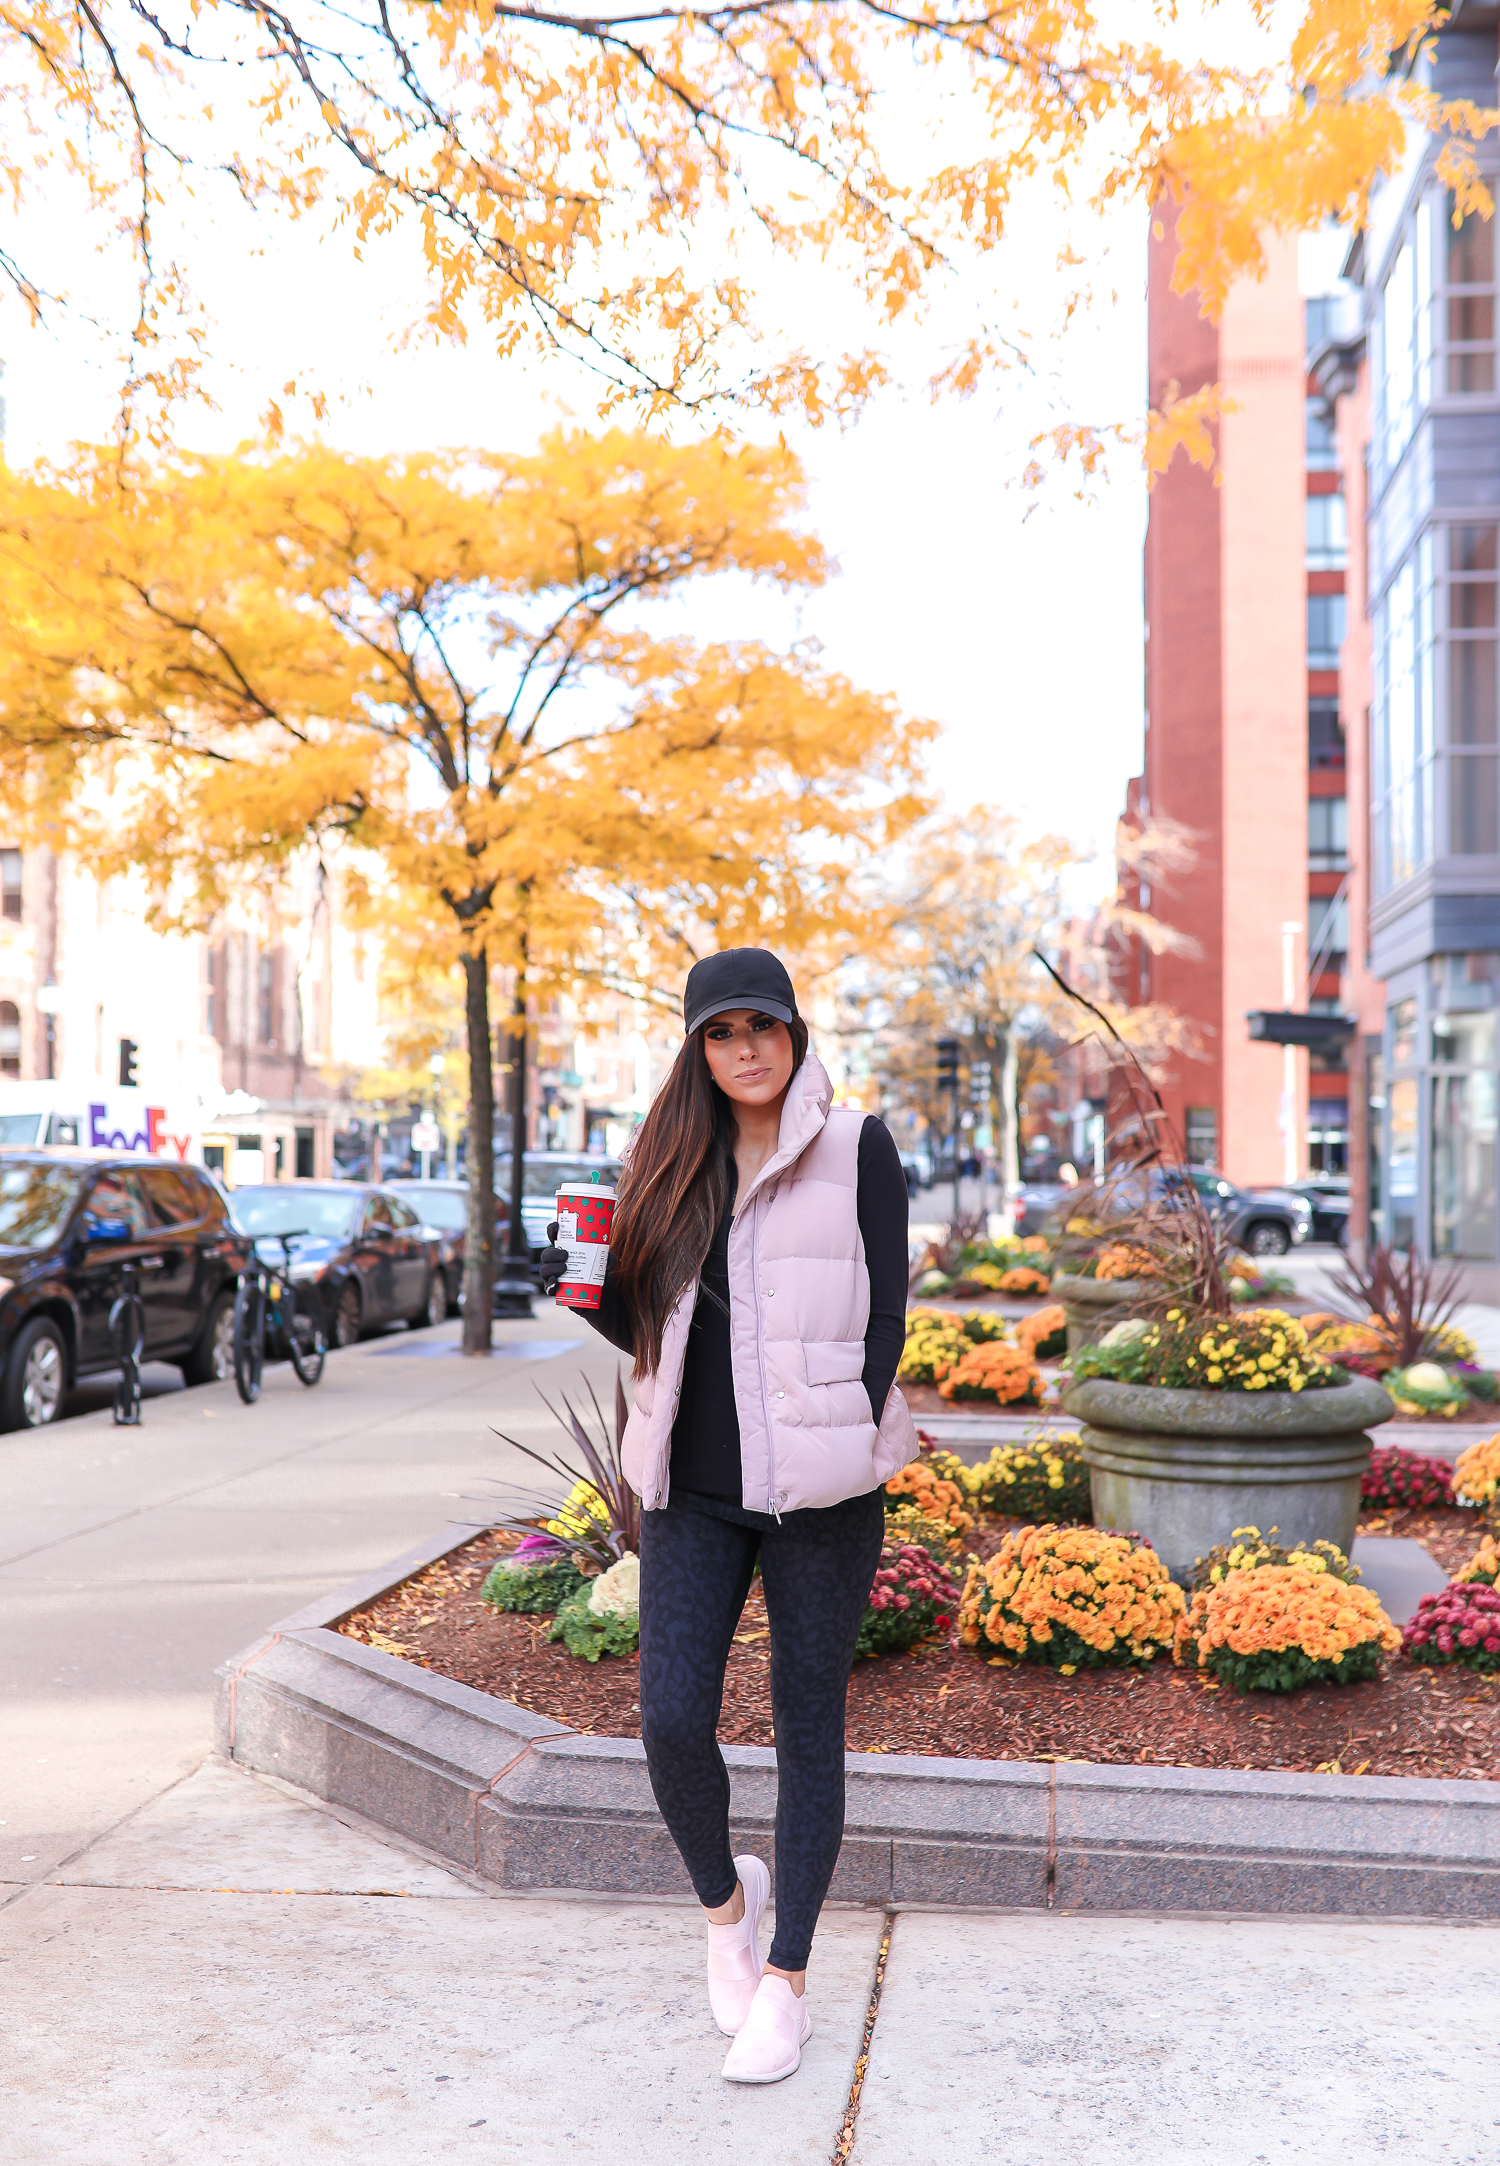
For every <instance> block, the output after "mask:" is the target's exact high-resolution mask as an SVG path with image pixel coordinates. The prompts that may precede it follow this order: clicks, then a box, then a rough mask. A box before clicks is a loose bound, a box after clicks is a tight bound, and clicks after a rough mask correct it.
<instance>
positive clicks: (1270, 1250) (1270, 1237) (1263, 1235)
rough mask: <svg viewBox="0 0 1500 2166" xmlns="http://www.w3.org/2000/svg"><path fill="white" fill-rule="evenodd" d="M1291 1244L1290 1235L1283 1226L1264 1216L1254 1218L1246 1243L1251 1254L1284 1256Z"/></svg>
mask: <svg viewBox="0 0 1500 2166" xmlns="http://www.w3.org/2000/svg"><path fill="white" fill-rule="evenodd" d="M1291 1245H1292V1237H1291V1235H1290V1234H1289V1233H1288V1232H1287V1230H1286V1228H1285V1226H1278V1225H1276V1224H1274V1222H1273V1221H1272V1220H1270V1219H1266V1218H1261V1219H1257V1220H1256V1222H1255V1224H1254V1225H1253V1226H1252V1227H1251V1228H1250V1237H1249V1240H1248V1242H1247V1243H1246V1246H1247V1247H1248V1248H1249V1251H1250V1253H1251V1255H1252V1256H1284V1255H1285V1254H1286V1252H1287V1250H1288V1249H1289V1248H1290V1247H1291Z"/></svg>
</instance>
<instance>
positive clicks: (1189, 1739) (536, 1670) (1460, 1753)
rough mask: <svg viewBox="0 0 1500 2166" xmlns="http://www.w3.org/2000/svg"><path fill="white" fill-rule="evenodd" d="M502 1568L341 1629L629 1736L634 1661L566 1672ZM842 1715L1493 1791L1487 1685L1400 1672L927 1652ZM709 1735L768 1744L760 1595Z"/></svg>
mask: <svg viewBox="0 0 1500 2166" xmlns="http://www.w3.org/2000/svg"><path fill="white" fill-rule="evenodd" d="M1450 1520H1456V1521H1458V1534H1459V1535H1461V1537H1462V1539H1463V1541H1464V1542H1465V1543H1466V1546H1467V1551H1468V1553H1470V1554H1472V1552H1473V1550H1474V1548H1475V1546H1476V1542H1475V1529H1474V1515H1473V1514H1472V1513H1470V1514H1466V1515H1462V1518H1460V1516H1459V1515H1457V1514H1448V1515H1429V1518H1428V1519H1427V1520H1426V1521H1418V1520H1416V1519H1415V1518H1413V1517H1412V1516H1411V1515H1404V1516H1403V1518H1402V1519H1401V1520H1398V1521H1396V1522H1393V1523H1391V1525H1390V1526H1389V1528H1388V1529H1386V1530H1385V1531H1390V1532H1395V1533H1412V1532H1416V1531H1417V1530H1418V1528H1419V1527H1422V1526H1425V1527H1426V1529H1427V1535H1428V1538H1429V1539H1430V1540H1431V1542H1432V1544H1433V1546H1434V1547H1435V1548H1436V1547H1437V1546H1438V1543H1439V1541H1440V1540H1442V1541H1448V1542H1453V1541H1454V1540H1455V1539H1457V1538H1458V1537H1457V1536H1456V1534H1455V1530H1454V1528H1453V1527H1452V1526H1450V1525H1449V1524H1448V1522H1449V1521H1450ZM502 1554H504V1552H503V1551H502V1549H501V1546H500V1544H499V1543H498V1542H497V1540H496V1538H495V1537H494V1536H492V1535H485V1536H483V1537H481V1538H480V1539H478V1540H476V1541H474V1542H471V1543H470V1544H468V1546H467V1547H466V1548H464V1549H461V1550H457V1551H455V1552H453V1554H452V1555H450V1556H448V1557H446V1558H444V1559H442V1560H441V1562H440V1563H438V1564H436V1565H432V1566H429V1567H428V1569H427V1570H426V1571H424V1572H420V1573H418V1574H417V1575H416V1576H415V1577H414V1578H413V1579H411V1580H408V1581H407V1582H406V1583H405V1584H404V1585H403V1586H401V1587H398V1588H394V1589H392V1590H391V1592H390V1593H388V1594H386V1595H383V1596H382V1597H381V1598H380V1600H379V1601H377V1602H375V1603H372V1604H371V1605H369V1607H368V1608H366V1609H364V1610H361V1611H358V1612H356V1613H355V1614H354V1615H353V1616H352V1617H349V1618H346V1619H345V1620H344V1621H343V1623H342V1624H341V1625H340V1627H339V1629H340V1630H341V1631H344V1632H346V1633H348V1634H349V1635H350V1636H351V1637H353V1638H355V1639H359V1640H362V1641H365V1642H366V1643H367V1644H369V1645H372V1646H375V1647H379V1648H382V1649H384V1650H385V1652H387V1653H390V1654H395V1655H399V1656H402V1657H404V1658H405V1659H406V1660H408V1661H411V1662H415V1663H418V1664H420V1665H421V1666H423V1667H425V1668H428V1669H431V1670H433V1671H435V1672H436V1673H437V1674H439V1675H441V1676H445V1677H450V1678H453V1679H455V1680H456V1681H457V1682H458V1683H461V1684H466V1685H471V1686H473V1687H474V1688H475V1689H476V1690H478V1691H481V1692H489V1693H493V1694H494V1695H496V1697H498V1698H501V1699H506V1700H511V1701H514V1702H516V1703H517V1704H519V1705H520V1706H523V1707H527V1708H530V1709H532V1710H533V1711H534V1712H535V1713H537V1714H541V1715H545V1716H549V1717H551V1718H552V1719H553V1720H554V1721H558V1722H564V1723H567V1724H569V1725H570V1726H571V1727H573V1728H575V1729H577V1730H580V1731H582V1732H584V1733H585V1734H590V1735H608V1736H615V1737H638V1736H639V1735H640V1709H639V1704H638V1703H639V1698H640V1694H639V1691H638V1687H637V1679H638V1674H639V1673H638V1666H637V1659H636V1657H634V1656H633V1655H631V1656H621V1657H619V1658H618V1659H616V1660H613V1661H607V1662H600V1663H598V1664H597V1665H595V1664H591V1663H588V1662H579V1661H576V1660H575V1659H574V1658H573V1657H572V1656H571V1655H569V1654H568V1653H566V1652H565V1650H564V1649H563V1648H562V1647H561V1646H558V1645H553V1644H549V1641H548V1638H547V1634H548V1631H549V1629H550V1626H551V1622H552V1620H551V1619H550V1618H548V1617H528V1616H525V1615H520V1614H515V1615H497V1614H496V1613H495V1612H494V1611H493V1610H491V1609H489V1608H488V1607H487V1606H486V1605H485V1604H484V1603H483V1602H481V1600H480V1599H479V1589H480V1586H481V1585H482V1583H483V1581H484V1580H485V1578H486V1577H487V1576H488V1573H489V1570H490V1568H491V1566H492V1565H493V1564H494V1563H495V1562H496V1561H497V1558H498V1557H499V1556H500V1555H502ZM1443 1562H1444V1563H1445V1564H1446V1563H1447V1562H1448V1560H1447V1558H1446V1557H1445V1558H1444V1559H1443ZM848 1707H849V1718H848V1720H849V1732H848V1734H849V1745H850V1749H851V1750H852V1751H855V1752H913V1753H923V1754H927V1753H941V1754H949V1755H956V1756H959V1757H966V1758H976V1759H987V1760H1029V1761H1036V1760H1051V1759H1056V1760H1081V1761H1093V1762H1099V1763H1104V1764H1107V1765H1114V1766H1124V1765H1131V1764H1138V1765H1158V1766H1179V1767H1203V1768H1286V1769H1296V1770H1306V1771H1312V1770H1314V1769H1317V1768H1324V1769H1333V1768H1334V1767H1335V1766H1337V1768H1338V1769H1339V1770H1341V1771H1342V1772H1343V1773H1345V1774H1356V1773H1360V1774H1366V1773H1367V1774H1371V1775H1425V1776H1463V1775H1471V1776H1476V1777H1480V1776H1483V1777H1486V1778H1488V1779H1490V1780H1494V1779H1496V1778H1497V1777H1500V1680H1494V1679H1487V1678H1484V1677H1482V1676H1476V1675H1475V1674H1474V1672H1472V1671H1470V1670H1467V1669H1459V1668H1456V1667H1455V1668H1442V1669H1421V1668H1418V1667H1416V1666H1414V1665H1412V1664H1411V1663H1408V1662H1406V1661H1404V1660H1400V1659H1396V1660H1393V1661H1390V1662H1389V1663H1388V1664H1387V1665H1386V1669H1385V1672H1384V1674H1383V1675H1382V1677H1381V1678H1380V1679H1379V1680H1378V1681H1376V1682H1373V1683H1369V1684H1356V1685H1347V1686H1342V1687H1338V1688H1335V1687H1332V1686H1318V1685H1313V1686H1309V1687H1307V1688H1306V1689H1305V1690H1303V1691H1301V1692H1294V1693H1289V1694H1286V1695H1284V1696H1283V1695H1280V1694H1277V1695H1263V1694H1246V1695H1241V1694H1239V1693H1236V1692H1234V1691H1233V1690H1231V1689H1230V1688H1228V1687H1227V1686H1223V1687H1221V1686H1219V1685H1218V1684H1217V1683H1216V1682H1214V1681H1208V1682H1204V1681H1202V1680H1201V1679H1200V1678H1199V1677H1198V1676H1197V1675H1196V1673H1193V1672H1187V1671H1183V1670H1173V1669H1172V1668H1171V1666H1170V1664H1169V1663H1166V1662H1163V1661H1158V1662H1155V1663H1153V1664H1152V1665H1151V1667H1150V1668H1149V1669H1147V1670H1140V1669H1135V1668H1131V1669H1121V1670H1112V1669H1098V1670H1080V1671H1079V1673H1078V1675H1077V1676H1075V1677H1062V1676H1060V1675H1059V1674H1058V1673H1057V1672H1055V1671H1053V1670H1049V1669H1044V1668H1040V1667H1037V1666H1034V1665H1029V1664H1024V1665H1021V1666H1019V1667H1016V1668H1013V1669H999V1668H995V1667H992V1666H991V1665H990V1664H989V1663H987V1662H984V1661H981V1660H978V1659H976V1657H975V1656H974V1655H973V1654H972V1653H970V1652H969V1651H968V1650H966V1649H956V1650H955V1649H952V1648H949V1647H948V1646H946V1645H944V1644H942V1643H938V1644H936V1645H934V1644H933V1643H931V1642H929V1643H928V1644H927V1645H925V1646H924V1647H922V1648H921V1649H920V1650H919V1651H918V1652H916V1653H912V1654H904V1655H893V1656H887V1657H886V1658H885V1659H883V1660H881V1661H871V1662H860V1663H857V1664H856V1665H855V1670H854V1674H853V1677H852V1678H851V1680H850V1685H849V1701H848ZM719 1734H720V1736H721V1738H722V1739H723V1740H724V1742H725V1743H726V1744H744V1745H765V1744H769V1743H771V1742H772V1731H771V1702H770V1658H769V1634H768V1628H767V1623H766V1615H765V1608H764V1605H763V1603H762V1601H761V1595H760V1588H759V1583H758V1582H757V1584H756V1586H755V1587H754V1588H752V1590H751V1594H750V1597H749V1599H748V1601H747V1602H746V1605H745V1611H744V1615H743V1617H742V1618H741V1620H740V1625H739V1629H738V1631H737V1633H736V1635H735V1641H734V1645H733V1647H732V1649H731V1652H730V1657H729V1669H728V1676H727V1679H726V1685H725V1694H724V1716H723V1719H722V1721H721V1724H720V1732H719Z"/></svg>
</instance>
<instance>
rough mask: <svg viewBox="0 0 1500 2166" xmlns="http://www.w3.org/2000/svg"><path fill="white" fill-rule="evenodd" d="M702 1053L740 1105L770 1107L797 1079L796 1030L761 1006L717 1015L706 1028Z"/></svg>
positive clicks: (722, 1086) (712, 1072) (723, 1087)
mask: <svg viewBox="0 0 1500 2166" xmlns="http://www.w3.org/2000/svg"><path fill="white" fill-rule="evenodd" d="M703 1051H704V1055H705V1057H706V1058H707V1061H708V1072H709V1074H710V1075H711V1076H712V1077H713V1079H714V1081H715V1082H716V1083H717V1084H718V1086H719V1088H720V1090H721V1091H722V1092H723V1093H724V1095H725V1097H726V1098H731V1099H733V1100H734V1102H735V1104H736V1105H741V1106H766V1105H770V1104H771V1103H772V1102H773V1101H774V1100H775V1099H777V1098H779V1097H780V1096H781V1095H782V1093H783V1092H784V1091H785V1089H786V1087H787V1085H788V1084H789V1083H790V1082H791V1080H792V1034H791V1032H790V1031H789V1030H788V1029H787V1027H786V1025H785V1023H779V1022H778V1021H777V1020H776V1018H775V1016H774V1015H762V1014H761V1013H760V1011H759V1010H758V1009H756V1008H730V1009H728V1010H727V1011H726V1013H725V1014H723V1015H715V1016H712V1017H711V1018H710V1019H709V1021H708V1022H707V1023H705V1024H704V1026H703Z"/></svg>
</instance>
